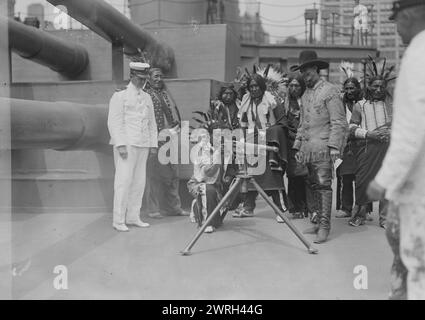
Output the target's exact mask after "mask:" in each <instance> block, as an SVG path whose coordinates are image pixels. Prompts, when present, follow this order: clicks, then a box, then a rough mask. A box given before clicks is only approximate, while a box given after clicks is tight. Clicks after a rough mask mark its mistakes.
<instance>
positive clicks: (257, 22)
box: [241, 12, 270, 43]
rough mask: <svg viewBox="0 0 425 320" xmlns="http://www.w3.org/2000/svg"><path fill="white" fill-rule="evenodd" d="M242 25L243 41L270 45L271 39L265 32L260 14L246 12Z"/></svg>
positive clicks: (242, 18)
mask: <svg viewBox="0 0 425 320" xmlns="http://www.w3.org/2000/svg"><path fill="white" fill-rule="evenodd" d="M241 24H242V41H243V42H248V43H252V42H255V43H269V42H270V37H269V34H268V33H267V32H265V31H264V28H263V25H262V23H261V19H260V15H259V13H258V12H257V13H255V14H254V15H252V14H250V13H248V12H245V14H244V15H243V16H242V17H241Z"/></svg>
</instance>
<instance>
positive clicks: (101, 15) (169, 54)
mask: <svg viewBox="0 0 425 320" xmlns="http://www.w3.org/2000/svg"><path fill="white" fill-rule="evenodd" d="M47 1H48V2H50V3H51V4H52V5H54V6H64V7H66V10H67V14H68V15H70V16H71V17H73V18H74V19H76V20H78V21H79V22H81V23H82V24H84V25H85V26H87V27H88V28H90V29H91V30H93V31H94V32H96V33H97V34H99V35H100V36H102V37H103V38H105V39H106V40H108V41H110V42H111V43H113V44H121V45H123V46H124V47H125V49H126V52H125V53H126V54H128V55H138V49H140V50H142V51H144V52H145V53H147V58H148V59H149V60H150V62H151V64H152V65H156V66H158V67H161V68H162V69H163V71H164V72H165V73H168V72H170V71H171V69H172V67H173V64H174V52H173V50H172V49H171V47H170V46H168V45H167V44H165V43H162V42H158V41H157V40H156V39H155V38H153V37H152V36H151V35H150V34H148V33H147V32H145V31H144V30H143V29H142V28H141V27H140V26H138V25H137V24H135V23H133V22H132V21H131V20H129V19H128V18H127V17H126V16H124V15H123V14H121V13H120V12H119V11H118V10H117V9H115V8H114V7H113V6H111V5H110V4H109V3H106V2H105V1H103V0H90V1H87V0H72V1H69V0H47Z"/></svg>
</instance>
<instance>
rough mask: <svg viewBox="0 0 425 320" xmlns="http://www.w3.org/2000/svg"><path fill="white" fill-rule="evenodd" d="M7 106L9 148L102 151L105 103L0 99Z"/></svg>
mask: <svg viewBox="0 0 425 320" xmlns="http://www.w3.org/2000/svg"><path fill="white" fill-rule="evenodd" d="M9 106H10V122H11V148H12V150H15V149H54V150H97V149H99V150H104V149H105V146H106V145H107V144H108V142H109V133H108V127H107V118H108V106H107V105H87V104H79V103H72V102H62V101H60V102H47V101H33V100H22V99H9V98H0V108H8V107H9Z"/></svg>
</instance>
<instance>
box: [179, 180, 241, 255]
mask: <svg viewBox="0 0 425 320" xmlns="http://www.w3.org/2000/svg"><path fill="white" fill-rule="evenodd" d="M241 183H242V179H241V178H236V181H235V183H234V184H233V186H231V187H230V189H229V191H227V193H226V195H225V196H224V197H223V199H221V201H220V202H219V203H218V205H217V207H216V208H215V209H214V210H213V212H211V214H210V216H209V217H208V219H207V220H206V221H205V223H204V224H203V225H202V226H201V228H200V229H199V230H198V232H197V233H196V234H195V236H194V237H193V239H192V240H191V241H190V243H189V244H188V245H187V246H186V248H184V250H183V251H181V252H180V253H181V254H182V255H184V256H188V255H190V249H192V247H193V246H194V245H195V243H196V241H198V239H199V238H200V237H201V235H202V233H203V232H204V230H205V229H206V228H207V226H208V225H209V224H210V222H211V220H212V219H214V217H215V216H216V215H217V214H219V213H220V209H221V208H222V207H223V205H224V204H225V203H226V202H227V200H228V199H229V198H230V197H231V196H232V195H233V193H234V192H235V191H236V190H237V188H239V185H240V184H241Z"/></svg>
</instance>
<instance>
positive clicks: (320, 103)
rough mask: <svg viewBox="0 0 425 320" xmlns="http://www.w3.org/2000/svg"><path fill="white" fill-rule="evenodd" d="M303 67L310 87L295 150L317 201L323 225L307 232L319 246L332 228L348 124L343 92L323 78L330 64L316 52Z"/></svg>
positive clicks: (310, 53) (303, 56) (305, 58)
mask: <svg viewBox="0 0 425 320" xmlns="http://www.w3.org/2000/svg"><path fill="white" fill-rule="evenodd" d="M299 60H300V61H299V62H300V63H299V66H298V67H297V68H295V69H297V70H300V71H301V74H302V77H303V79H304V82H305V85H306V91H305V93H304V94H303V96H302V98H301V104H302V108H301V124H300V128H299V130H298V132H297V136H296V138H295V143H294V146H293V148H294V149H296V150H298V152H297V155H296V157H297V160H298V161H299V162H302V163H305V164H306V165H307V169H308V176H309V181H310V184H311V188H312V190H313V194H314V198H315V200H316V208H317V210H318V215H319V222H318V224H317V225H315V226H314V227H312V228H310V229H308V230H306V231H305V233H312V234H317V237H316V239H315V240H314V242H315V243H323V242H325V241H326V240H327V238H328V235H329V231H330V228H331V221H330V220H331V209H332V177H333V163H334V161H335V160H336V159H338V158H340V157H341V155H342V152H343V150H344V146H345V143H346V137H347V133H348V123H347V119H346V116H345V110H344V105H343V103H342V100H341V97H340V94H339V89H338V88H337V87H336V86H334V85H332V84H330V83H329V82H327V81H325V80H323V79H321V77H320V70H321V69H327V68H328V67H329V63H327V62H326V61H323V60H319V59H318V58H317V54H316V52H315V51H312V50H306V51H302V52H301V53H300V58H299Z"/></svg>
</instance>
